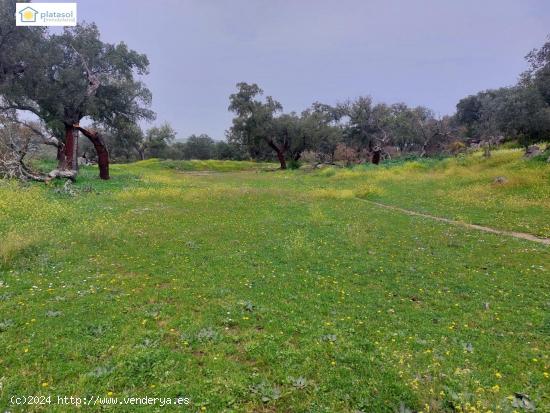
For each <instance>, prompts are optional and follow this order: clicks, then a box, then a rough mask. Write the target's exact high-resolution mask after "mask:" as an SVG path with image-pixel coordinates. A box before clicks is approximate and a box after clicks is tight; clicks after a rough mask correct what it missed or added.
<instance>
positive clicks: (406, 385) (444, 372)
mask: <svg viewBox="0 0 550 413" xmlns="http://www.w3.org/2000/svg"><path fill="white" fill-rule="evenodd" d="M520 158H521V155H520V154H519V152H515V151H503V152H497V153H495V155H494V156H493V158H492V159H490V160H489V161H484V160H483V159H481V158H478V157H471V158H466V159H463V160H443V161H437V162H432V163H425V164H424V163H422V162H420V163H419V162H417V163H405V164H398V165H392V166H389V167H387V168H386V167H382V168H377V169H375V168H371V167H369V168H364V167H358V168H355V169H353V170H348V169H343V170H336V169H335V170H332V169H327V170H322V171H317V172H313V173H305V172H303V171H287V172H269V173H268V172H261V171H259V170H261V169H263V167H264V166H262V165H261V164H260V165H258V164H255V165H254V168H253V170H251V171H247V170H246V169H249V168H251V165H248V164H243V165H242V166H239V164H237V163H230V164H225V163H224V164H220V163H219V162H215V161H208V162H206V163H201V164H197V163H191V165H193V166H189V165H190V164H189V163H186V162H160V161H145V162H139V163H136V164H129V165H114V166H113V168H112V174H113V179H112V180H111V181H108V182H103V181H100V180H98V179H97V178H96V174H97V170H95V169H94V168H85V169H84V170H83V171H82V174H81V176H80V178H79V179H78V182H77V183H76V185H75V187H76V193H75V194H74V195H70V194H66V193H64V192H63V191H62V190H61V189H60V188H61V187H62V185H61V184H55V185H53V186H48V187H46V186H43V185H34V184H33V185H25V186H21V185H19V184H17V183H14V182H0V349H1V350H2V351H1V352H0V410H2V411H3V410H10V411H74V408H72V407H62V406H53V407H52V406H50V407H41V408H40V407H36V406H25V407H17V406H11V405H10V404H9V399H10V397H11V396H12V395H52V396H55V397H56V396H57V395H68V396H70V395H75V396H81V397H84V396H86V395H98V396H104V397H106V396H107V395H109V394H112V396H113V397H120V398H122V397H124V396H135V397H143V396H151V397H155V396H157V397H177V396H182V395H183V396H186V397H189V398H190V399H191V405H190V406H189V407H187V408H184V409H183V411H191V412H196V411H212V412H221V411H227V412H230V411H236V412H241V411H243V412H276V411H283V412H287V411H288V412H356V411H364V412H394V411H396V410H398V409H399V408H400V406H401V405H403V406H404V407H406V408H409V409H411V410H417V411H423V412H428V411H430V412H452V411H462V412H488V411H493V412H496V411H502V412H512V411H514V410H518V411H522V410H521V409H519V408H517V409H515V408H514V407H513V406H512V403H513V402H514V393H515V392H519V393H524V394H527V395H529V398H530V400H532V401H533V403H534V404H535V405H536V408H537V412H548V411H550V398H549V396H548V395H549V394H550V377H548V376H549V375H550V359H549V352H550V339H549V335H550V278H549V274H548V264H549V259H548V258H549V248H548V247H546V246H543V245H540V244H536V243H533V242H529V241H523V240H518V239H514V238H509V237H505V236H496V235H493V234H486V233H482V232H478V231H473V230H468V229H465V228H462V227H457V226H451V225H448V224H444V223H441V222H435V221H432V220H428V219H424V218H419V217H411V216H406V215H403V214H400V213H397V212H393V211H388V210H384V209H381V208H379V207H376V206H374V205H372V204H369V203H366V202H363V201H361V200H359V199H357V198H358V197H360V198H366V199H374V200H379V201H381V202H385V203H388V204H393V205H397V206H401V207H405V208H411V209H415V210H419V211H427V212H430V213H434V214H437V215H441V216H448V217H453V218H460V219H463V220H465V221H469V222H479V223H483V224H485V225H491V226H495V227H498V228H504V229H513V230H517V231H525V232H531V233H534V234H539V235H548V212H549V209H550V208H549V205H548V196H547V195H548V190H549V189H548V188H549V182H548V176H549V172H550V168H549V166H548V165H546V164H544V163H542V162H538V163H537V162H529V161H524V160H522V159H520ZM203 165H209V167H208V168H209V170H216V171H221V170H226V169H225V168H227V166H226V165H231V166H230V167H229V169H233V170H234V171H236V172H226V173H212V174H196V173H182V171H183V170H186V169H188V168H191V169H193V170H204V169H205V168H206V167H205V166H203ZM258 167H259V168H258ZM269 167H271V166H269ZM242 170H244V171H242ZM494 176H506V177H507V178H508V183H507V184H504V185H501V186H495V185H493V184H492V179H493V178H494ZM493 197H496V200H495V201H493V200H492V198H493ZM480 199H481V200H480ZM83 410H91V411H97V410H98V408H97V407H96V408H95V409H91V408H88V409H85V408H83ZM104 410H106V411H128V412H134V411H158V410H160V407H159V406H156V407H142V408H138V407H136V406H133V407H125V406H122V407H119V408H117V409H116V410H115V409H113V408H109V407H107V406H106V407H104ZM163 410H166V411H172V409H170V408H165V409H163ZM173 410H174V411H175V410H176V409H173ZM178 411H181V410H178Z"/></svg>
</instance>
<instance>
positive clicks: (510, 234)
mask: <svg viewBox="0 0 550 413" xmlns="http://www.w3.org/2000/svg"><path fill="white" fill-rule="evenodd" d="M357 199H359V200H360V201H364V202H368V203H369V204H374V205H376V206H379V207H381V208H386V209H391V210H393V211H398V212H402V213H404V214H407V215H413V216H417V217H423V218H429V219H433V220H434V221H440V222H446V223H448V224H452V225H460V226H463V227H466V228H472V229H477V230H479V231H485V232H490V233H492V234H499V235H506V236H508V237H514V238H520V239H526V240H528V241H533V242H538V243H540V244H544V245H550V238H539V237H536V236H534V235H532V234H527V233H525V232H515V231H505V230H501V229H495V228H491V227H485V226H483V225H477V224H468V223H467V222H462V221H455V220H454V219H448V218H442V217H436V216H434V215H429V214H423V213H422V212H416V211H411V210H410V209H404V208H399V207H396V206H393V205H386V204H382V203H381V202H376V201H369V200H368V199H361V198H357Z"/></svg>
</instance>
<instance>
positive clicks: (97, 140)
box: [76, 126, 110, 180]
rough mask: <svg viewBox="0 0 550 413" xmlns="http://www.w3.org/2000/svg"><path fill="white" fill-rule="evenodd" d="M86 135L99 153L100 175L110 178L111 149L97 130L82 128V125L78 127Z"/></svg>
mask: <svg viewBox="0 0 550 413" xmlns="http://www.w3.org/2000/svg"><path fill="white" fill-rule="evenodd" d="M76 128H77V129H78V130H79V131H80V132H82V134H83V135H84V136H86V137H87V138H88V139H89V140H90V142H92V144H93V145H94V148H95V151H96V153H97V166H98V167H99V177H100V178H101V179H105V180H107V179H109V178H110V177H109V151H107V147H106V146H105V143H104V142H103V139H101V136H100V135H99V133H97V132H92V131H89V130H86V129H84V128H81V127H80V126H77V127H76Z"/></svg>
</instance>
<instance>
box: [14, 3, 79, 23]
mask: <svg viewBox="0 0 550 413" xmlns="http://www.w3.org/2000/svg"><path fill="white" fill-rule="evenodd" d="M15 25H16V26H76V3H16V5H15Z"/></svg>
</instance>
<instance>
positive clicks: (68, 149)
mask: <svg viewBox="0 0 550 413" xmlns="http://www.w3.org/2000/svg"><path fill="white" fill-rule="evenodd" d="M74 132H75V131H74V126H73V125H69V124H65V154H64V155H65V162H64V165H63V166H64V168H60V169H70V170H73V171H75V170H76V156H75V153H76V141H75V133H74Z"/></svg>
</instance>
